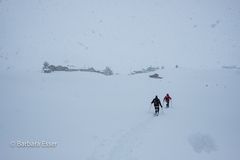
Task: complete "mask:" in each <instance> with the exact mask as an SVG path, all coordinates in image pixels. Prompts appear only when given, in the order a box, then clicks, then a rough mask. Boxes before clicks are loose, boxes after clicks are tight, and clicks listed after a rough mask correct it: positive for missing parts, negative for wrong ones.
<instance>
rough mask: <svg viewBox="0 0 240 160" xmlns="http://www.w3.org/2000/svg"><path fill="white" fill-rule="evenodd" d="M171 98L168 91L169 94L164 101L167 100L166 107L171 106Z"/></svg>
mask: <svg viewBox="0 0 240 160" xmlns="http://www.w3.org/2000/svg"><path fill="white" fill-rule="evenodd" d="M170 100H172V98H171V97H170V96H169V94H168V93H167V95H166V96H165V97H164V99H163V103H164V102H166V107H167V108H169V102H170Z"/></svg>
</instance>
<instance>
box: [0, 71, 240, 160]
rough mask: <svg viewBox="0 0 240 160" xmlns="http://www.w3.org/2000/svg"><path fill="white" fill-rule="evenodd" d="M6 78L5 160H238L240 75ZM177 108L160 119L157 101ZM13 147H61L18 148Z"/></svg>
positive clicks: (0, 120) (1, 119) (0, 110)
mask: <svg viewBox="0 0 240 160" xmlns="http://www.w3.org/2000/svg"><path fill="white" fill-rule="evenodd" d="M157 73H159V75H161V76H163V77H164V78H163V79H161V80H159V79H151V78H149V77H148V76H147V74H140V75H135V76H130V75H115V76H110V77H107V76H103V75H100V74H94V73H81V72H70V73H68V72H54V73H51V74H44V73H39V72H22V73H13V72H11V73H10V72H6V73H1V78H0V84H1V92H0V96H1V107H0V114H1V115H0V128H1V144H0V148H1V157H0V159H6V160H8V159H9V160H10V159H39V160H40V159H88V160H94V159H95V160H106V159H107V160H110V159H111V160H112V159H114V160H118V159H124V160H128V159H129V160H132V159H138V160H140V159H142V160H146V159H176V158H177V159H206V160H207V159H209V160H210V159H211V160H212V159H218V160H220V159H222V160H225V159H232V160H234V159H235V160H237V159H239V156H240V155H239V148H240V139H239V135H240V127H239V124H238V122H239V119H240V118H239V114H240V109H239V104H240V103H239V101H238V100H239V94H240V93H239V92H240V86H239V84H238V82H239V81H240V72H239V71H237V70H226V69H221V70H193V69H186V68H185V69H184V68H179V69H164V70H160V71H159V72H157ZM167 92H169V93H170V95H171V96H172V97H173V102H172V106H171V107H170V108H169V109H165V108H164V109H163V110H162V111H160V115H159V116H158V117H154V116H153V109H150V110H149V107H150V102H151V100H152V98H153V97H154V96H155V95H158V96H159V97H163V96H164V94H165V93H167ZM12 141H13V142H16V141H23V142H25V141H30V142H33V141H49V142H56V143H57V146H56V147H54V148H31V147H25V148H24V147H23V148H21V147H20V148H19V147H18V146H16V144H15V145H14V144H10V143H12Z"/></svg>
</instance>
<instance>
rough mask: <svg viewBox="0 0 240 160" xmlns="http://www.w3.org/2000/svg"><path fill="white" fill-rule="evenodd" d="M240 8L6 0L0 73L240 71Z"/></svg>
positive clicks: (151, 1) (232, 4) (230, 1)
mask: <svg viewBox="0 0 240 160" xmlns="http://www.w3.org/2000/svg"><path fill="white" fill-rule="evenodd" d="M239 6H240V4H239V1H237V0H221V1H219V0H211V1H209V0H202V1H195V0H192V1H189V0H183V1H181V2H179V1H177V0H171V1H169V0H143V1H141V2H139V1H136V0H130V1H129V0H122V1H117V0H113V1H107V0H101V1H97V0H89V1H83V0H81V1H78V0H62V1H58V0H47V1H43V0H31V1H29V0H21V1H16V0H2V1H1V2H0V21H1V26H0V35H1V37H0V56H1V57H0V65H1V70H5V69H6V68H8V69H10V68H12V69H15V70H19V69H24V70H26V69H29V68H33V69H35V70H36V69H39V66H41V65H42V63H43V62H44V61H49V62H50V63H54V64H72V65H76V66H79V67H83V66H93V65H94V66H95V67H99V68H103V67H105V66H110V67H113V69H114V70H116V71H117V72H126V71H129V70H133V69H136V68H140V67H146V66H147V65H155V66H159V65H165V66H166V65H169V66H172V65H175V64H178V65H181V66H191V67H196V68H199V67H205V68H206V67H213V68H216V67H219V66H222V65H239V59H240V57H239V50H240V39H239V37H240V36H239V35H240V30H239V27H240V22H239V17H240V8H239Z"/></svg>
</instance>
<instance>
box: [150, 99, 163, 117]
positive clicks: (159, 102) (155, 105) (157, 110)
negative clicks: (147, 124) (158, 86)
mask: <svg viewBox="0 0 240 160" xmlns="http://www.w3.org/2000/svg"><path fill="white" fill-rule="evenodd" d="M151 104H153V105H154V108H155V115H158V114H159V105H160V106H161V108H162V104H161V101H160V99H159V98H158V96H156V97H155V98H154V99H153V100H152V102H151Z"/></svg>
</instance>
